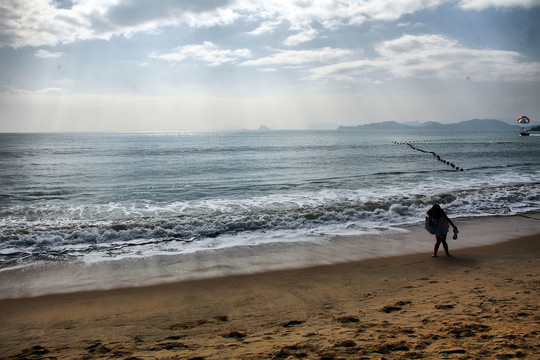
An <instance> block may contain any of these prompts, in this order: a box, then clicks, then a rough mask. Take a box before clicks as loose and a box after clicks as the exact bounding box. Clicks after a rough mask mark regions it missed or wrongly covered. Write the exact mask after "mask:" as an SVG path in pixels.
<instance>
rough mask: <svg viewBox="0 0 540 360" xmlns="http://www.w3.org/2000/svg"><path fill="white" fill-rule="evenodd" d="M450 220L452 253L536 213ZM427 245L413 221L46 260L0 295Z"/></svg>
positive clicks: (505, 235) (315, 261) (530, 230)
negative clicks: (184, 250) (178, 250)
mask: <svg viewBox="0 0 540 360" xmlns="http://www.w3.org/2000/svg"><path fill="white" fill-rule="evenodd" d="M454 220H455V221H456V225H457V226H458V228H459V229H460V233H459V238H458V240H457V241H454V240H452V239H451V236H452V234H451V232H450V233H449V236H448V239H447V241H448V244H449V246H450V251H451V252H452V251H455V250H457V249H463V248H472V247H477V246H484V245H490V244H495V243H499V242H503V241H507V240H510V239H513V238H516V237H520V236H527V235H532V234H536V233H538V232H539V231H538V229H539V228H540V226H539V225H538V223H539V221H540V212H538V211H533V212H529V213H524V214H516V215H510V216H491V217H478V218H471V217H469V218H456V219H454ZM433 244H434V237H433V235H430V234H428V233H427V232H426V231H425V230H424V228H423V225H422V224H415V225H408V226H402V227H396V228H394V229H392V230H386V231H382V232H381V233H380V234H363V235H337V236H329V237H328V238H325V239H319V240H317V241H298V242H284V243H269V244H264V245H257V246H240V247H231V248H222V249H216V250H208V251H201V252H198V253H190V254H175V255H158V256H152V257H141V258H126V259H123V260H108V261H100V262H95V263H84V262H68V261H65V262H64V261H62V262H50V263H43V264H40V265H37V266H28V267H23V268H14V269H3V270H2V271H0V290H1V294H0V299H1V298H24V297H33V296H42V295H48V294H56V293H75V292H80V291H93V290H111V289H117V288H130V287H143V286H151V285H159V284H168V283H175V282H179V281H189V280H198V279H207V278H221V277H225V276H231V275H243V274H254V273H264V272H268V271H279V270H284V269H301V268H306V267H313V266H318V265H328V264H339V263H347V262H351V261H362V260H366V259H373V258H385V257H392V256H399V255H407V254H418V253H422V252H430V251H431V249H432V248H433ZM439 252H440V253H441V252H442V248H441V249H439Z"/></svg>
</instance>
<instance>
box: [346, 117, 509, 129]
mask: <svg viewBox="0 0 540 360" xmlns="http://www.w3.org/2000/svg"><path fill="white" fill-rule="evenodd" d="M413 124H414V125H408V124H403V123H398V122H395V121H384V122H380V123H372V124H366V125H357V126H340V127H339V128H338V130H415V129H427V130H463V131H516V129H517V128H518V127H517V126H516V125H510V124H507V123H505V122H504V121H501V120H495V119H473V120H466V121H461V122H458V123H453V124H441V123H439V122H435V121H429V122H426V123H416V122H415V123H413Z"/></svg>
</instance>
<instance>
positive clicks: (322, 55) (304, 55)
mask: <svg viewBox="0 0 540 360" xmlns="http://www.w3.org/2000/svg"><path fill="white" fill-rule="evenodd" d="M352 54H354V52H353V51H352V50H348V49H337V48H330V47H324V48H320V49H313V50H276V53H275V54H273V55H270V56H268V57H263V58H260V59H256V60H249V61H246V62H243V63H241V64H240V65H242V66H268V65H273V66H275V65H302V64H313V63H328V62H332V61H338V60H341V61H342V60H343V59H344V58H346V57H348V56H350V55H352Z"/></svg>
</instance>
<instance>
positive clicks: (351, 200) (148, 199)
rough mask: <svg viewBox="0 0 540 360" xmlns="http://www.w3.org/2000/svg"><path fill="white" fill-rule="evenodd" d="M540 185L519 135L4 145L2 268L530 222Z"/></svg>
mask: <svg viewBox="0 0 540 360" xmlns="http://www.w3.org/2000/svg"><path fill="white" fill-rule="evenodd" d="M456 169H457V170H456ZM539 175H540V136H530V137H520V136H519V135H518V133H517V132H438V131H427V130H417V131H412V130H406V131H385V132H376V131H253V132H252V131H242V132H216V133H187V132H165V133H164V132H147V133H146V132H145V133H80V134H79V133H59V134H52V133H47V134H0V269H1V270H2V271H5V270H6V269H11V268H15V267H19V268H20V267H25V266H29V265H32V264H36V263H43V262H57V261H65V260H68V261H69V260H75V261H82V262H86V263H95V262H100V261H105V260H115V259H125V258H137V257H149V256H155V255H167V254H197V253H201V252H205V251H209V250H212V251H216V250H219V249H227V250H228V251H230V250H231V249H234V248H238V247H246V246H257V245H267V244H271V243H295V242H299V241H301V242H308V243H309V242H310V241H314V242H316V241H318V239H321V238H324V237H328V236H332V235H350V234H370V233H381V232H385V231H392V229H395V228H399V227H400V226H404V225H407V224H415V223H418V222H420V221H422V220H423V218H424V216H425V212H426V210H427V209H428V208H429V207H430V206H431V204H433V203H440V204H441V205H442V206H443V208H444V209H445V210H446V211H447V213H448V214H449V215H450V216H451V217H453V218H459V217H481V216H491V215H511V214H519V213H525V212H528V211H533V210H539V209H540V176H539Z"/></svg>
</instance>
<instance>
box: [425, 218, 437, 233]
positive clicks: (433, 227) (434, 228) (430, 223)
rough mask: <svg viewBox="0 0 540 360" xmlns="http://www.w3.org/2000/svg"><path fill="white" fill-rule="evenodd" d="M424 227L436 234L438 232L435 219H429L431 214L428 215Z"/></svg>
mask: <svg viewBox="0 0 540 360" xmlns="http://www.w3.org/2000/svg"><path fill="white" fill-rule="evenodd" d="M424 227H425V228H426V230H427V231H428V233H430V234H433V235H434V234H436V233H437V224H435V223H434V222H433V221H430V220H429V216H426V222H425V225H424Z"/></svg>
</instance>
